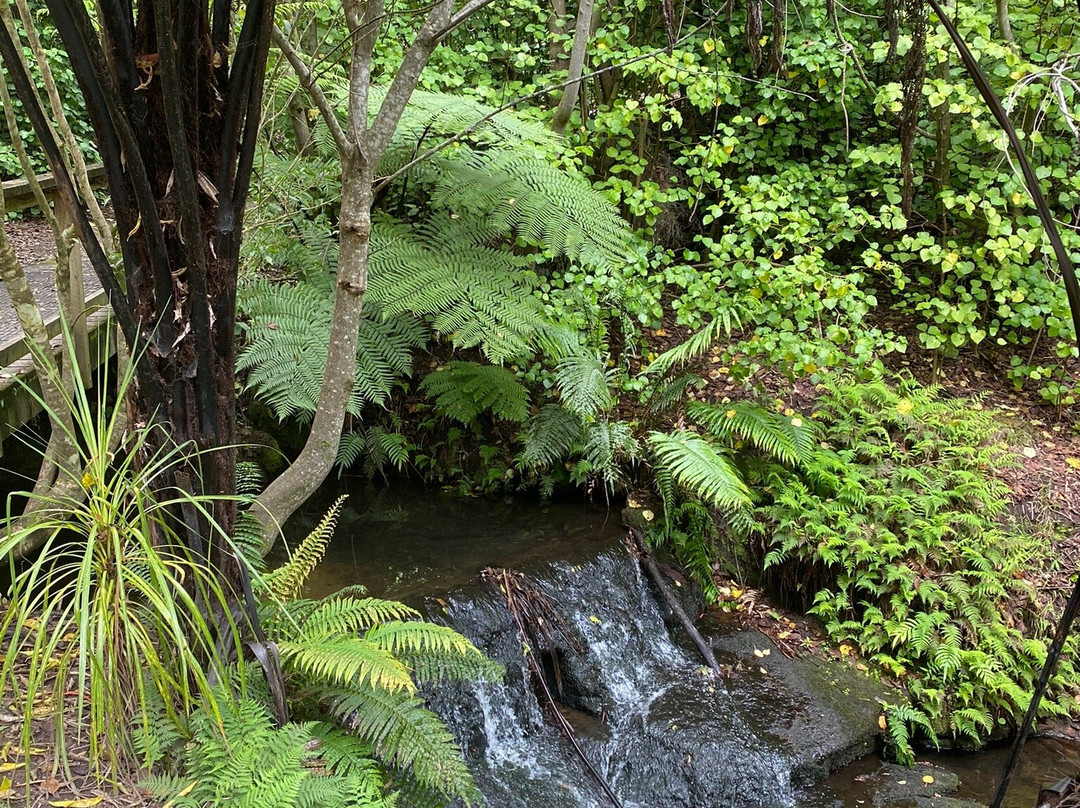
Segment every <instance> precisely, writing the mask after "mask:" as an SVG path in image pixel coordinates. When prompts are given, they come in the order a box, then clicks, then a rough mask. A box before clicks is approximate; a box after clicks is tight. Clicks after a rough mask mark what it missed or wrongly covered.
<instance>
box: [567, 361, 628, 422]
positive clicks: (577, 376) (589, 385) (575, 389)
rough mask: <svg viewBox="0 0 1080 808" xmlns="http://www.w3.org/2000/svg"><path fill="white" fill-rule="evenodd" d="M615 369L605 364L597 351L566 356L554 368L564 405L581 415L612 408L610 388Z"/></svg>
mask: <svg viewBox="0 0 1080 808" xmlns="http://www.w3.org/2000/svg"><path fill="white" fill-rule="evenodd" d="M614 372H615V371H614V369H608V368H605V367H604V362H603V360H602V359H601V358H600V356H599V355H597V354H576V355H572V356H568V357H566V358H565V359H563V360H562V361H561V362H559V365H558V367H557V368H556V369H555V383H556V384H557V385H558V387H559V392H560V393H561V395H562V400H563V406H564V407H566V409H568V410H569V411H570V412H572V413H574V414H575V415H578V416H580V417H582V418H589V417H592V416H594V415H598V414H599V413H601V412H605V411H607V410H609V409H611V408H612V407H613V406H614V405H615V399H614V397H613V396H612V395H611V390H610V385H611V383H612V380H613V377H614Z"/></svg>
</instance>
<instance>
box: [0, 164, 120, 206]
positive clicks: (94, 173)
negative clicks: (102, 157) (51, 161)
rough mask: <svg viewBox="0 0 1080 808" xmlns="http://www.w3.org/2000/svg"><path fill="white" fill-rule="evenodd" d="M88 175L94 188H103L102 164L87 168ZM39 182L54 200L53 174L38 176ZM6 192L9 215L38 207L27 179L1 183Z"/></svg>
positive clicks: (103, 174)
mask: <svg viewBox="0 0 1080 808" xmlns="http://www.w3.org/2000/svg"><path fill="white" fill-rule="evenodd" d="M86 175H87V177H88V178H89V179H90V186H91V187H92V188H101V187H103V186H104V185H105V166H103V165H102V164H101V163H95V164H94V165H91V166H87V167H86ZM37 181H38V183H39V184H40V185H41V190H42V191H44V192H45V195H46V196H48V197H50V198H53V197H55V195H56V178H55V177H54V176H53V175H52V174H38V175H37ZM0 187H2V188H3V190H4V207H5V208H7V211H8V213H11V212H12V211H17V210H26V209H27V208H34V207H37V199H36V198H35V197H34V192H33V190H31V188H30V182H29V181H28V180H26V179H16V180H7V181H6V182H4V183H0Z"/></svg>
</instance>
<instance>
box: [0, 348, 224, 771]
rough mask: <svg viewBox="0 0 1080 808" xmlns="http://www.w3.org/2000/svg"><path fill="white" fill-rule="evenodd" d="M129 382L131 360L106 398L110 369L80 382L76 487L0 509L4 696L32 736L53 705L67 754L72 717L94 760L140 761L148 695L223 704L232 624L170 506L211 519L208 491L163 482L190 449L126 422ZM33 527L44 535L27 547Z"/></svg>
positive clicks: (75, 415) (171, 705)
mask: <svg viewBox="0 0 1080 808" xmlns="http://www.w3.org/2000/svg"><path fill="white" fill-rule="evenodd" d="M129 368H130V364H129ZM104 376H106V377H107V376H108V373H107V371H106V372H104ZM76 378H77V376H76ZM57 382H59V380H57ZM131 382H132V372H131V370H130V369H129V370H128V371H126V372H124V373H122V374H120V375H119V377H118V378H117V383H116V390H115V393H114V395H115V398H114V399H109V400H107V399H106V395H107V393H106V392H105V391H108V390H109V388H110V379H108V378H102V379H101V380H100V382H99V384H98V386H97V388H96V389H97V391H98V392H97V393H96V394H93V395H92V394H90V393H88V392H87V391H86V390H84V389H83V388H82V387H81V386H80V385H75V389H74V390H73V391H71V392H69V393H68V394H67V403H68V405H69V407H70V411H71V416H72V423H73V425H74V426H73V434H72V435H71V438H72V441H73V443H74V444H75V445H76V446H77V447H78V456H77V457H76V458H73V459H72V460H73V462H71V463H70V464H64V465H62V466H61V467H60V468H59V474H61V475H66V476H67V477H68V479H69V480H70V482H71V483H72V485H71V486H70V487H69V488H68V490H70V491H72V493H71V494H70V495H50V496H49V497H47V498H45V497H41V496H39V495H36V494H34V493H31V494H30V495H29V503H28V509H32V510H34V512H35V513H34V518H33V519H32V520H29V521H28V520H25V519H20V518H19V515H18V514H17V513H16V512H15V511H14V509H13V507H12V503H13V497H9V498H8V503H7V508H6V515H5V517H4V519H3V521H2V522H0V559H2V560H3V561H4V562H5V563H6V564H7V565H8V567H9V576H10V581H11V583H10V586H9V588H8V589H7V591H6V592H4V593H3V594H4V596H5V597H4V598H3V600H2V601H0V636H2V637H3V638H4V643H3V649H4V653H3V656H2V658H0V702H2V703H4V704H11V703H12V702H14V703H15V704H16V705H18V706H19V708H21V709H22V710H23V712H24V721H23V741H24V745H28V743H29V739H30V736H31V724H32V722H34V721H37V720H41V719H42V717H44V716H49V715H51V716H53V717H54V718H55V725H56V733H55V734H56V746H55V754H56V756H57V759H58V761H59V762H61V763H65V762H66V751H65V749H66V747H65V740H66V737H65V729H67V730H68V731H70V730H71V729H72V728H74V730H75V732H76V736H77V739H78V740H80V741H83V742H87V743H88V745H89V754H90V760H91V765H92V766H94V767H95V768H96V769H97V771H98V773H105V771H106V769H107V768H108V767H110V766H115V765H117V764H121V765H122V764H124V763H131V762H135V758H136V755H135V753H134V751H133V750H134V745H133V742H134V741H135V740H136V737H137V736H138V735H139V734H140V733H145V732H146V731H147V727H146V705H147V703H148V701H150V700H151V696H153V699H154V700H156V701H161V702H163V703H164V704H165V705H166V709H167V710H168V712H169V713H170V715H179V714H186V713H188V712H190V711H191V710H192V709H193V707H195V706H196V705H200V706H206V707H208V708H209V709H211V710H212V711H213V712H215V713H216V711H217V708H216V706H215V702H214V700H213V698H211V686H210V680H211V678H212V677H211V674H210V671H211V668H212V666H213V665H214V664H215V663H216V662H217V652H216V650H215V645H216V643H217V641H218V640H219V638H220V636H221V633H222V631H223V630H224V631H225V632H231V631H235V628H234V627H233V626H232V625H231V621H230V620H229V619H228V618H227V617H226V618H224V619H217V618H214V619H213V620H211V619H210V618H208V617H207V615H208V614H216V615H222V614H223V615H228V614H229V609H228V607H227V605H226V597H225V594H224V592H223V589H222V586H221V584H220V581H219V578H218V576H217V575H216V573H215V571H214V570H213V569H211V568H210V567H209V566H208V565H207V564H206V562H205V561H204V560H203V559H200V558H197V557H194V556H193V555H192V553H191V552H190V551H189V550H188V548H187V547H186V543H185V541H184V540H183V539H182V537H181V536H179V535H178V533H177V531H178V526H177V524H176V520H174V518H173V516H172V514H174V513H175V512H176V510H177V508H178V507H179V506H180V505H181V504H183V505H184V507H193V508H195V509H196V510H197V511H198V512H200V513H202V514H203V515H204V516H206V520H205V521H206V522H208V523H209V524H211V525H213V524H214V521H213V519H212V518H210V517H209V513H208V511H209V508H208V507H207V505H208V504H209V503H208V500H207V499H206V498H203V497H198V496H193V495H191V494H188V493H185V492H184V491H182V490H179V489H176V488H173V487H170V486H169V485H168V484H167V483H166V480H169V479H171V474H170V473H169V472H170V471H171V470H172V469H175V468H176V467H178V466H179V465H180V464H182V463H191V462H192V459H193V458H192V453H191V452H185V451H184V450H183V449H182V448H181V447H171V448H165V449H162V450H154V449H153V448H152V444H151V442H150V441H149V439H148V438H149V437H150V433H149V431H148V430H149V429H152V428H154V427H146V428H135V429H126V428H125V424H124V418H123V415H122V413H123V404H122V403H121V402H123V399H124V394H125V392H126V391H127V390H128V388H129V387H130V385H131ZM110 401H115V402H117V403H115V404H112V403H110ZM42 403H43V402H42ZM166 445H167V446H168V444H167V443H166ZM194 459H195V461H196V462H197V459H198V458H197V457H195V458H194ZM61 489H62V487H61ZM55 490H57V489H56V488H54V491H55ZM32 538H33V539H34V543H40V549H39V550H37V551H36V553H35V554H33V555H32V556H31V557H30V558H29V559H28V560H26V561H20V560H19V558H18V557H19V555H20V548H21V547H23V546H24V543H25V542H27V541H28V540H31V539H32ZM218 624H221V625H218ZM222 625H223V626H224V627H225V628H224V629H222V628H221V626H222ZM115 773H116V769H115V768H113V769H112V775H113V776H114V775H115Z"/></svg>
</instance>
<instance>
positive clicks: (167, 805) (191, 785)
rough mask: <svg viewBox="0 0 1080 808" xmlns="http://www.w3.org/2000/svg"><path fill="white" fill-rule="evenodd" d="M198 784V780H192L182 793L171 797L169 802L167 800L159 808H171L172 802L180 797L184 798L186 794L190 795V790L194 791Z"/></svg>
mask: <svg viewBox="0 0 1080 808" xmlns="http://www.w3.org/2000/svg"><path fill="white" fill-rule="evenodd" d="M198 784H199V781H198V780H192V781H191V782H190V783H188V785H187V786H185V787H184V789H183V790H182V791H180V793H179V794H177V795H176V796H175V797H173V798H172V799H171V800H169V801H168V802H167V803H165V804H164V805H163V806H161V808H172V806H173V802H175V801H176V800H178V799H180V798H181V797H186V796H187V795H188V794H190V793H191V791H192V789H194V788H195V786H197V785H198Z"/></svg>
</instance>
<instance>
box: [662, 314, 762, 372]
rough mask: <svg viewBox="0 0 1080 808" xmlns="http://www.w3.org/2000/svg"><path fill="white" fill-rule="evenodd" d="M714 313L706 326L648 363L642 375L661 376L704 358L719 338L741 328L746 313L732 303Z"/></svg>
mask: <svg viewBox="0 0 1080 808" xmlns="http://www.w3.org/2000/svg"><path fill="white" fill-rule="evenodd" d="M716 311H717V312H719V313H718V314H717V315H716V316H714V318H713V320H712V321H711V322H710V323H709V324H708V325H707V326H705V327H704V328H703V329H701V330H700V331H698V332H697V333H696V334H694V335H692V336H691V337H690V338H688V339H687V340H686V341H684V342H680V343H679V344H678V345H676V346H675V347H674V348H670V349H668V350H666V351H664V352H663V353H662V354H660V355H659V356H658V357H656V359H654V360H653V361H652V362H650V363H649V366H648V367H647V368H645V370H644V371H643V373H645V374H648V375H663V374H665V373H667V372H668V371H669V370H672V369H673V368H676V367H678V366H679V365H682V364H685V363H686V362H689V361H691V360H693V359H697V358H698V357H699V356H704V355H705V354H707V353H708V352H709V350H710V349H711V348H712V346H713V345H715V344H716V341H717V340H718V339H720V337H721V336H730V335H731V332H732V330H733V329H736V328H741V327H742V323H743V319H744V317H745V315H746V312H745V311H743V310H741V308H740V307H739V306H737V305H734V301H733V305H731V306H722V305H721V306H718V307H717V309H716Z"/></svg>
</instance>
